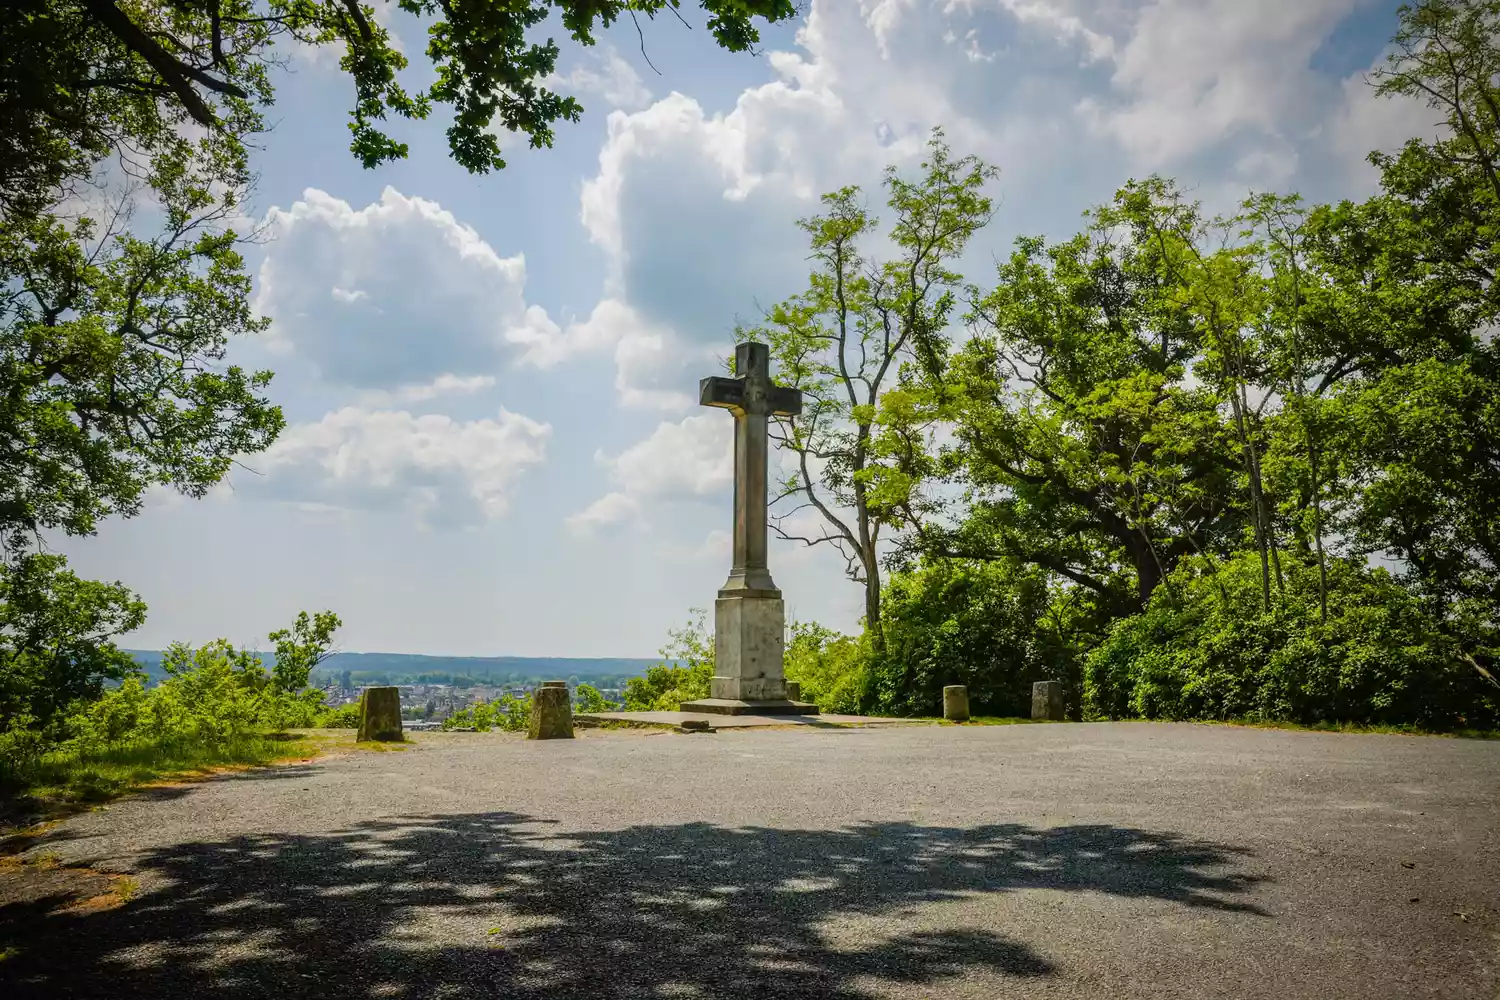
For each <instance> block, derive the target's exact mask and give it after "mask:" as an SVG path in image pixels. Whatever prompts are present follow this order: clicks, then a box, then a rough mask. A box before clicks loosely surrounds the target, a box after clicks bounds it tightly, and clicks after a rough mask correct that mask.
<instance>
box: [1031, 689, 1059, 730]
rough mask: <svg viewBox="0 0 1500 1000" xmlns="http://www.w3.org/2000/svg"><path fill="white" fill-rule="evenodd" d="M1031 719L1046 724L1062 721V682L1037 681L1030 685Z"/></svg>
mask: <svg viewBox="0 0 1500 1000" xmlns="http://www.w3.org/2000/svg"><path fill="white" fill-rule="evenodd" d="M1031 717H1032V718H1033V719H1045V720H1047V721H1048V722H1062V721H1063V719H1064V718H1065V717H1066V716H1065V715H1064V710H1063V686H1062V681H1037V682H1036V683H1035V684H1033V685H1031Z"/></svg>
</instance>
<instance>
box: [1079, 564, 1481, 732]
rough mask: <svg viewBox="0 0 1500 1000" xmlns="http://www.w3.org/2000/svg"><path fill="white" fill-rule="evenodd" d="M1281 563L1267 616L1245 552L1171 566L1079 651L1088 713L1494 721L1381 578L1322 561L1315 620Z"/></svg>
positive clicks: (1432, 633)
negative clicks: (1209, 563)
mask: <svg viewBox="0 0 1500 1000" xmlns="http://www.w3.org/2000/svg"><path fill="white" fill-rule="evenodd" d="M1284 563H1285V564H1286V565H1284V570H1285V573H1286V590H1285V593H1277V592H1276V591H1274V590H1273V603H1272V607H1271V609H1270V610H1269V611H1266V610H1265V609H1264V606H1263V603H1262V597H1261V583H1260V564H1259V560H1258V558H1257V556H1256V555H1255V554H1254V553H1245V554H1242V555H1239V556H1237V557H1236V558H1234V559H1232V560H1230V561H1228V562H1227V563H1225V564H1224V565H1221V566H1219V567H1218V570H1217V572H1209V571H1207V569H1206V568H1205V567H1203V566H1201V565H1196V564H1195V565H1183V566H1179V567H1178V569H1177V571H1176V572H1175V573H1174V574H1173V575H1172V577H1171V580H1170V583H1171V586H1170V587H1159V588H1158V589H1157V591H1156V593H1155V594H1154V595H1153V596H1152V599H1151V602H1150V604H1149V605H1148V607H1147V609H1146V611H1145V612H1144V613H1142V614H1139V615H1134V616H1131V617H1129V618H1124V619H1121V620H1119V621H1117V622H1116V623H1115V624H1114V625H1113V626H1112V627H1111V629H1110V631H1109V634H1108V637H1107V638H1106V640H1105V642H1104V643H1103V644H1102V645H1101V646H1100V647H1099V648H1098V649H1096V650H1094V652H1093V653H1091V654H1090V655H1089V657H1088V660H1087V663H1086V666H1085V681H1084V699H1085V710H1086V713H1087V715H1088V717H1090V718H1110V719H1118V718H1134V717H1144V718H1148V719H1158V718H1160V719H1205V720H1215V719H1216V720H1229V719H1247V720H1265V721H1287V722H1298V723H1304V724H1316V723H1320V722H1352V723H1361V724H1381V725H1414V726H1419V727H1422V728H1425V729H1439V730H1440V729H1450V728H1463V727H1474V728H1480V727H1486V726H1493V725H1495V723H1496V721H1497V708H1500V702H1497V699H1496V698H1495V692H1494V689H1493V688H1487V687H1486V686H1485V685H1484V683H1483V681H1482V679H1481V678H1480V677H1479V675H1478V673H1477V672H1476V671H1474V670H1473V669H1472V667H1471V666H1470V665H1469V664H1467V663H1466V662H1464V661H1463V660H1461V659H1460V658H1459V657H1458V656H1457V655H1456V653H1457V651H1456V648H1455V646H1454V644H1453V643H1452V642H1451V641H1450V640H1449V639H1448V638H1446V637H1445V636H1444V634H1443V632H1442V630H1441V629H1440V628H1439V626H1438V623H1437V622H1436V621H1435V620H1434V619H1433V618H1431V617H1430V616H1429V615H1427V614H1426V613H1425V612H1424V611H1423V609H1422V607H1421V605H1420V603H1419V602H1418V599H1417V598H1416V597H1415V596H1413V595H1412V593H1411V592H1410V591H1408V590H1407V589H1406V588H1404V587H1402V586H1401V585H1400V584H1399V583H1398V582H1397V581H1396V580H1394V579H1393V578H1392V577H1391V575H1390V574H1389V573H1387V572H1386V571H1385V570H1383V569H1371V568H1369V567H1366V566H1363V565H1360V564H1358V563H1354V562H1347V561H1334V562H1332V563H1330V565H1329V593H1328V620H1327V622H1323V621H1321V620H1320V618H1319V611H1318V593H1317V586H1318V582H1317V580H1318V572H1317V568H1316V566H1304V565H1301V564H1299V563H1297V562H1295V561H1294V560H1291V559H1284Z"/></svg>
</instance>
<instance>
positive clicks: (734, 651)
mask: <svg viewBox="0 0 1500 1000" xmlns="http://www.w3.org/2000/svg"><path fill="white" fill-rule="evenodd" d="M785 628H786V610H785V605H784V604H783V603H782V601H781V598H780V597H779V596H778V597H774V598H773V597H751V596H748V595H735V596H733V597H720V598H719V599H718V600H717V601H715V602H714V676H713V678H712V679H711V680H710V681H709V697H710V698H723V699H728V700H731V701H733V700H741V701H780V700H783V699H785V698H786V678H785V676H784V675H783V674H782V658H783V656H784V655H785V649H784V647H783V645H782V643H783V639H782V636H783V633H784V631H785Z"/></svg>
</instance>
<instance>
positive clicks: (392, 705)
mask: <svg viewBox="0 0 1500 1000" xmlns="http://www.w3.org/2000/svg"><path fill="white" fill-rule="evenodd" d="M355 739H356V740H386V741H390V740H395V741H398V742H399V741H400V740H401V739H402V735H401V692H400V691H398V690H397V689H396V688H393V687H372V688H365V693H364V695H363V696H362V697H361V698H360V700H359V734H358V735H357V736H356V737H355Z"/></svg>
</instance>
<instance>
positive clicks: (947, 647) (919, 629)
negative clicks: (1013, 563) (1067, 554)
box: [869, 560, 1067, 716]
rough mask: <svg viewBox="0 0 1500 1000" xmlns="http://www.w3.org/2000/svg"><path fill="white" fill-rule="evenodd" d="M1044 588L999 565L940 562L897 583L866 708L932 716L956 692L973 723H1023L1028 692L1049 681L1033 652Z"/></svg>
mask: <svg viewBox="0 0 1500 1000" xmlns="http://www.w3.org/2000/svg"><path fill="white" fill-rule="evenodd" d="M1050 600H1051V595H1050V594H1049V593H1048V590H1047V585H1046V582H1045V580H1044V579H1043V578H1042V577H1041V576H1040V575H1038V574H1035V573H1028V572H1022V571H1017V570H1015V569H1012V568H1010V567H1007V566H1005V565H1003V564H999V563H964V562H957V561H949V560H945V561H940V562H933V563H931V564H928V565H925V566H922V567H920V568H919V569H917V570H914V571H912V572H908V573H898V574H896V575H894V576H893V577H892V578H891V580H890V583H889V584H888V585H887V586H886V588H885V593H884V595H883V598H882V603H881V620H882V624H883V629H882V631H883V632H884V636H885V655H884V656H883V657H880V658H879V659H878V660H875V661H873V662H872V663H871V664H870V674H871V676H870V695H869V702H870V703H871V705H872V707H873V708H874V709H875V710H876V711H880V712H886V713H890V714H892V715H937V714H940V713H941V711H942V703H943V687H944V686H945V685H948V684H962V685H964V686H965V687H967V688H968V689H969V705H970V707H971V709H972V710H973V712H974V714H976V715H1007V716H1016V715H1022V716H1024V715H1029V714H1030V711H1031V685H1032V683H1033V682H1035V681H1039V680H1067V678H1065V677H1055V676H1053V674H1054V673H1055V671H1053V670H1052V669H1051V668H1050V665H1049V661H1048V659H1047V658H1046V657H1044V656H1043V655H1042V653H1041V651H1040V650H1039V649H1038V648H1037V643H1036V639H1035V633H1036V630H1037V623H1038V621H1039V620H1040V619H1041V617H1042V615H1043V614H1044V612H1045V611H1046V609H1047V607H1048V604H1049V603H1050Z"/></svg>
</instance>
